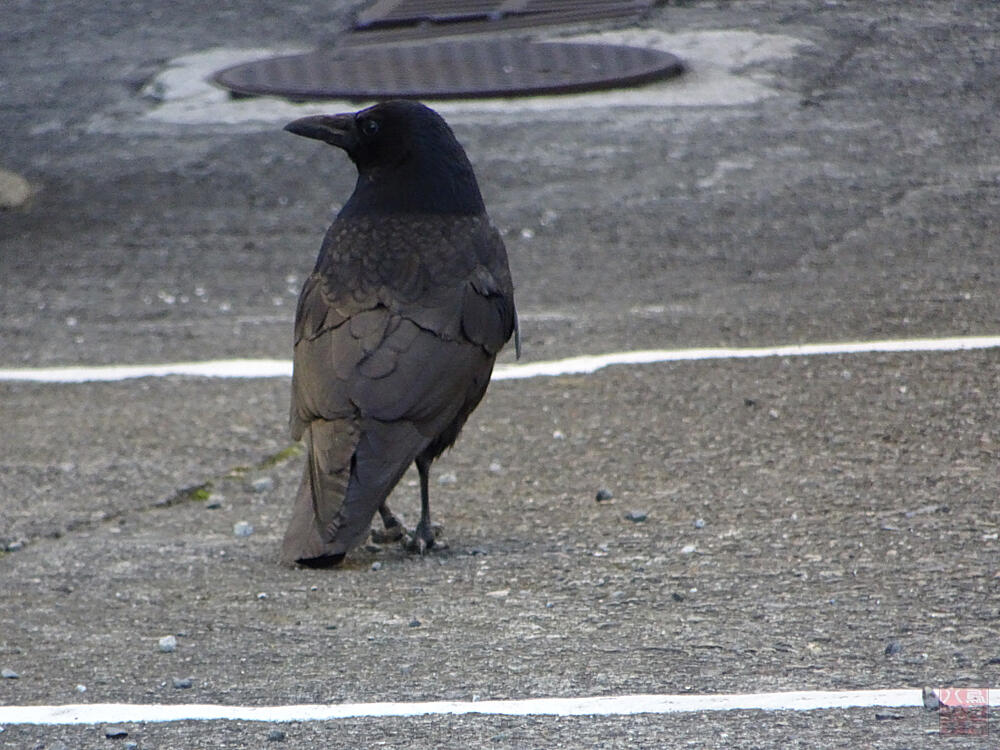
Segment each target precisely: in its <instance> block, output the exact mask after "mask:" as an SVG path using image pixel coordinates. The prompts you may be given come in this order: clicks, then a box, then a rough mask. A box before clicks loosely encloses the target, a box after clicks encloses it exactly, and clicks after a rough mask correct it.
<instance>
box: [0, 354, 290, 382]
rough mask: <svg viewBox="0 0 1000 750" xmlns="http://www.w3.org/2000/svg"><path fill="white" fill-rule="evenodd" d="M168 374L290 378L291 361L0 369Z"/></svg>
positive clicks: (94, 375) (56, 375)
mask: <svg viewBox="0 0 1000 750" xmlns="http://www.w3.org/2000/svg"><path fill="white" fill-rule="evenodd" d="M168 375H185V376H188V377H201V378H279V377H286V378H290V377H291V376H292V363H291V361H290V360H283V359H218V360H211V361H208V362H175V363H173V364H166V365H102V366H98V367H25V368H23V369H11V370H0V380H22V381H29V382H32V383H90V382H113V381H116V380H129V379H131V378H163V377H166V376H168Z"/></svg>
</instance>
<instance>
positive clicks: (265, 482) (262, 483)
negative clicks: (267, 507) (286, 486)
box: [250, 477, 274, 492]
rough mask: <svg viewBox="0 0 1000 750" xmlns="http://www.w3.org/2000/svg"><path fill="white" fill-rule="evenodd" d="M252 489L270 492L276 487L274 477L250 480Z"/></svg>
mask: <svg viewBox="0 0 1000 750" xmlns="http://www.w3.org/2000/svg"><path fill="white" fill-rule="evenodd" d="M250 489H252V490H253V491H254V492H270V491H271V490H273V489H274V479H272V478H271V477H259V478H258V479H254V480H253V481H252V482H250Z"/></svg>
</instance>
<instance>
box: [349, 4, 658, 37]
mask: <svg viewBox="0 0 1000 750" xmlns="http://www.w3.org/2000/svg"><path fill="white" fill-rule="evenodd" d="M652 3H653V0H376V2H375V3H373V4H372V5H371V6H370V7H368V8H366V9H365V10H363V11H361V13H359V14H358V18H357V21H356V22H355V24H354V28H355V30H356V31H364V30H368V29H378V28H386V27H398V26H415V25H418V24H426V23H430V24H451V23H461V22H468V21H499V20H503V19H510V18H514V17H517V16H527V15H531V16H536V18H535V21H536V23H539V24H541V23H559V22H566V21H584V20H591V19H596V18H608V17H613V16H627V15H635V14H639V13H643V12H645V11H646V10H648V9H649V8H650V6H651V5H652Z"/></svg>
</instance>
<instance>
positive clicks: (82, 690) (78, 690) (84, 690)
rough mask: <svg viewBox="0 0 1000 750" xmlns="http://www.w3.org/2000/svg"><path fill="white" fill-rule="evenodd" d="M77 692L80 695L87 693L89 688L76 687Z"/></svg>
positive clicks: (83, 686)
mask: <svg viewBox="0 0 1000 750" xmlns="http://www.w3.org/2000/svg"><path fill="white" fill-rule="evenodd" d="M76 692H78V693H86V692H87V686H86V685H77V686H76Z"/></svg>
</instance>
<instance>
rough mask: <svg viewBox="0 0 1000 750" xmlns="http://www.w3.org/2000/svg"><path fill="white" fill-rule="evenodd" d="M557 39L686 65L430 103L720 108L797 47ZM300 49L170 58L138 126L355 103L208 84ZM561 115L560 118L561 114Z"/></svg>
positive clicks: (258, 120)
mask: <svg viewBox="0 0 1000 750" xmlns="http://www.w3.org/2000/svg"><path fill="white" fill-rule="evenodd" d="M562 41H571V42H574V41H575V42H581V43H584V42H589V43H607V44H629V45H633V46H640V47H649V48H653V49H661V50H666V51H668V52H673V53H674V54H676V55H678V56H679V57H680V58H681V59H682V60H683V61H684V63H685V65H686V66H687V71H686V72H685V73H684V75H682V76H681V77H679V78H675V79H670V80H667V81H663V82H661V83H655V84H650V85H647V86H640V87H636V88H631V89H620V90H612V91H601V92H594V93H588V94H572V95H563V96H532V97H516V98H509V99H507V98H504V99H500V98H495V99H477V100H462V101H442V102H438V103H436V104H435V107H436V108H437V109H439V110H440V111H441V112H443V113H444V114H445V115H446V116H452V117H454V116H461V115H465V114H467V115H475V114H482V113H485V114H489V113H496V112H504V113H510V112H519V113H535V114H541V113H552V112H554V113H557V114H559V113H569V112H572V111H574V110H581V109H592V108H597V107H601V108H607V107H642V108H664V107H728V106H734V105H746V104H752V103H753V102H757V101H760V100H762V99H766V98H768V97H772V96H776V95H777V94H778V92H777V91H776V90H775V89H774V88H772V87H771V86H770V76H769V75H768V74H766V72H764V71H762V70H760V69H759V68H755V66H758V65H759V64H761V63H764V62H767V61H772V60H781V59H787V58H789V57H792V56H793V55H794V54H795V50H796V49H797V48H798V47H799V46H800V45H802V44H803V42H802V41H801V40H799V39H795V38H794V37H790V36H785V35H781V34H758V33H755V32H752V31H700V32H685V33H677V34H670V33H665V32H660V31H655V30H631V31H614V32H602V33H597V34H587V35H583V36H576V37H570V38H568V39H567V38H563V39H562ZM303 51H305V50H293V49H250V50H248V49H214V50H208V51H205V52H199V53H195V54H191V55H184V56H182V57H178V58H175V59H174V60H172V61H171V62H170V63H168V64H167V66H166V67H165V68H164V70H163V71H162V72H161V73H159V74H158V75H157V76H155V78H154V79H153V80H152V81H151V82H150V83H149V84H148V85H147V86H146V87H145V88H144V89H143V95H144V96H146V97H148V98H150V99H152V100H154V101H155V102H156V106H155V107H154V108H153V109H151V110H150V111H149V112H147V113H146V114H145V115H144V116H143V118H141V119H142V120H143V121H145V123H146V124H152V123H160V124H173V125H186V126H210V127H213V128H215V127H218V126H220V125H223V126H230V127H238V128H242V129H246V128H250V129H253V128H254V127H255V126H259V125H261V124H265V123H266V124H267V126H268V127H270V126H271V125H272V124H273V123H275V122H283V121H285V120H288V119H292V118H295V117H298V116H300V115H301V114H302V112H303V111H306V110H310V111H311V110H315V109H324V110H330V111H333V110H348V109H356V108H357V107H358V106H359V105H358V103H357V102H349V101H333V100H331V101H323V102H311V103H310V102H307V103H292V102H288V101H285V100H282V99H272V98H266V97H260V98H253V99H233V98H231V97H230V96H229V93H228V92H226V91H224V90H223V89H221V88H219V87H217V86H215V85H214V84H212V83H210V82H209V77H210V76H211V75H212V73H214V72H215V71H217V70H220V69H222V68H225V67H228V66H231V65H237V64H239V63H243V62H249V61H252V60H258V59H261V58H265V57H270V56H274V55H287V54H294V53H296V52H303ZM563 116H566V115H563Z"/></svg>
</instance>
